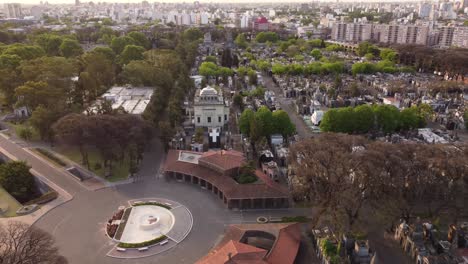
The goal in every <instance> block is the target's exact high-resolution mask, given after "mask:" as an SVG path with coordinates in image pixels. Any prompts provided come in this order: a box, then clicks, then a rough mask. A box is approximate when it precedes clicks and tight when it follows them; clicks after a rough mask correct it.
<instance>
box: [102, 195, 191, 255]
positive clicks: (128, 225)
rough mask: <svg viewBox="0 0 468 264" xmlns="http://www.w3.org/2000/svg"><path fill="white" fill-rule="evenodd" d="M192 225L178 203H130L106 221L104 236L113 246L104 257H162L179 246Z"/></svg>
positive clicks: (144, 200) (154, 200)
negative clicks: (111, 241) (164, 253)
mask: <svg viewBox="0 0 468 264" xmlns="http://www.w3.org/2000/svg"><path fill="white" fill-rule="evenodd" d="M192 225H193V217H192V214H191V213H190V211H189V210H188V209H187V208H186V207H185V206H183V205H182V204H180V203H177V202H174V201H171V200H167V199H162V198H142V199H138V200H130V201H128V206H124V205H122V206H119V208H118V210H117V211H116V212H115V213H114V215H113V216H112V218H110V219H109V220H108V221H107V224H106V233H107V235H108V236H109V238H111V239H112V240H113V241H114V242H115V243H116V244H115V246H114V247H113V248H112V249H111V250H110V251H109V252H108V253H107V256H109V257H114V258H141V257H148V256H152V255H156V254H159V253H162V252H164V251H166V250H168V249H170V248H172V247H174V246H175V245H177V244H178V243H180V242H181V241H182V240H183V239H184V238H185V237H186V236H187V235H188V234H189V232H190V230H191V229H192Z"/></svg>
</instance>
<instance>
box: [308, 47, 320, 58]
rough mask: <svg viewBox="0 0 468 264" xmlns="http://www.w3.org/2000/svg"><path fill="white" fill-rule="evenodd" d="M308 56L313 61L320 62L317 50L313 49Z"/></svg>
mask: <svg viewBox="0 0 468 264" xmlns="http://www.w3.org/2000/svg"><path fill="white" fill-rule="evenodd" d="M310 56H312V57H314V59H315V60H320V58H322V52H320V50H319V49H313V50H312V51H311V52H310Z"/></svg>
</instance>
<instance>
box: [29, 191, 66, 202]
mask: <svg viewBox="0 0 468 264" xmlns="http://www.w3.org/2000/svg"><path fill="white" fill-rule="evenodd" d="M57 197H58V193H57V192H56V191H49V192H46V193H44V194H43V195H41V196H40V197H38V198H36V199H32V200H31V201H28V202H27V203H25V205H30V204H45V203H48V202H50V201H52V200H55V199H57Z"/></svg>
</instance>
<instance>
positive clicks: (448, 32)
mask: <svg viewBox="0 0 468 264" xmlns="http://www.w3.org/2000/svg"><path fill="white" fill-rule="evenodd" d="M454 31H455V28H454V27H442V28H440V29H439V33H440V35H439V46H441V47H443V48H447V47H450V46H452V41H453V33H454Z"/></svg>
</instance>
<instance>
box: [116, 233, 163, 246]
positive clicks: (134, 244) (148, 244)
mask: <svg viewBox="0 0 468 264" xmlns="http://www.w3.org/2000/svg"><path fill="white" fill-rule="evenodd" d="M166 239H167V237H166V236H165V235H162V236H160V237H157V238H155V239H151V240H148V241H145V242H141V243H123V242H121V243H119V244H118V245H117V246H118V247H121V248H141V247H147V246H152V245H154V244H157V243H159V242H161V241H163V240H166Z"/></svg>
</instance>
